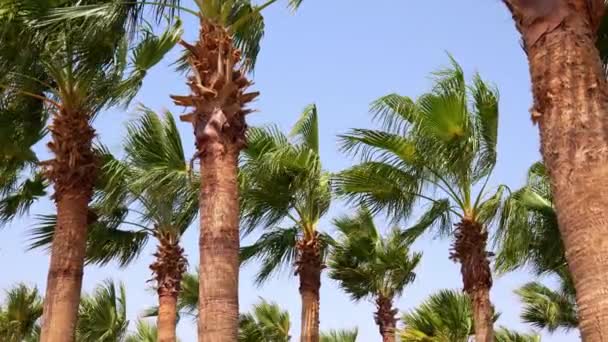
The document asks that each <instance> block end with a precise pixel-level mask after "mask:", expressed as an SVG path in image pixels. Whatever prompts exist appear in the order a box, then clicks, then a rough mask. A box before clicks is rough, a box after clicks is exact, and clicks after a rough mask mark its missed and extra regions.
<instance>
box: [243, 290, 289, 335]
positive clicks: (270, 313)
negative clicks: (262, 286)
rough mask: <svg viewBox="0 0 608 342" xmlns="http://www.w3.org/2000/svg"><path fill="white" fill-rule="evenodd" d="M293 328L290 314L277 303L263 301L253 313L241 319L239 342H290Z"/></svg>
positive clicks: (254, 308) (255, 307)
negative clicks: (291, 328) (290, 331)
mask: <svg viewBox="0 0 608 342" xmlns="http://www.w3.org/2000/svg"><path fill="white" fill-rule="evenodd" d="M290 326H291V322H290V318H289V313H288V312H287V311H284V310H282V309H281V308H280V307H279V306H278V305H277V304H276V303H272V302H267V301H266V300H264V299H262V300H261V301H260V302H259V303H258V304H255V305H254V306H253V309H252V311H251V313H246V314H241V315H240V317H239V338H238V341H239V342H255V341H268V342H288V341H289V340H290V336H289V329H290Z"/></svg>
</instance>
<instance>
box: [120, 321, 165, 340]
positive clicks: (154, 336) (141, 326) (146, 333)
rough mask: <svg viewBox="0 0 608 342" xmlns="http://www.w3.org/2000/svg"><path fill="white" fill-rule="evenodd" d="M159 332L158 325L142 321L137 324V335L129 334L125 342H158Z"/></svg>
mask: <svg viewBox="0 0 608 342" xmlns="http://www.w3.org/2000/svg"><path fill="white" fill-rule="evenodd" d="M157 341H158V330H157V328H156V325H154V324H151V323H148V322H146V321H145V320H140V321H138V322H137V329H136V331H135V333H132V334H129V336H127V338H126V339H125V342H157Z"/></svg>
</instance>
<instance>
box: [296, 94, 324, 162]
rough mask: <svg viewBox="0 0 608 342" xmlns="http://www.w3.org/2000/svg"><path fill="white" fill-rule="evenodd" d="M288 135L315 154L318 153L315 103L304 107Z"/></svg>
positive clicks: (317, 119) (317, 120)
mask: <svg viewBox="0 0 608 342" xmlns="http://www.w3.org/2000/svg"><path fill="white" fill-rule="evenodd" d="M289 135H290V136H291V137H294V138H296V139H297V141H298V142H299V143H300V144H302V145H304V146H306V147H307V148H309V149H311V150H312V151H313V152H315V153H316V154H317V155H318V154H319V117H318V114H317V106H316V105H315V104H310V105H308V106H306V108H304V111H303V112H302V114H301V116H300V119H299V120H298V122H296V124H295V125H294V126H293V128H292V129H291V133H290V134H289Z"/></svg>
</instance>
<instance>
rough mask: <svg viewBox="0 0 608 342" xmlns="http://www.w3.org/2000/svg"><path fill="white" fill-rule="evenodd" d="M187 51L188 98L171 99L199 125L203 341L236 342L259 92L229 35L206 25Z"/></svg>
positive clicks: (186, 118) (200, 324)
mask: <svg viewBox="0 0 608 342" xmlns="http://www.w3.org/2000/svg"><path fill="white" fill-rule="evenodd" d="M181 44H182V45H183V46H184V47H185V48H186V49H188V51H189V53H190V56H189V59H188V61H189V63H190V66H191V69H192V70H191V72H192V74H191V76H190V77H189V78H188V86H189V88H190V90H191V95H189V96H172V98H173V100H174V102H175V103H176V104H177V105H181V106H189V107H194V108H195V110H194V112H192V113H190V114H187V115H183V116H182V117H181V119H182V121H187V122H191V123H192V125H193V126H194V135H195V139H196V147H197V157H198V158H200V160H201V197H200V225H201V227H200V229H201V234H200V238H199V251H200V288H199V313H200V314H199V321H198V339H199V341H201V342H234V341H236V340H237V335H238V317H239V305H238V278H239V200H238V199H239V191H238V190H239V189H238V182H237V174H238V172H237V171H238V155H239V152H240V150H241V149H242V148H243V147H244V146H245V130H246V127H247V126H246V124H245V116H246V115H247V114H248V113H250V112H251V110H248V109H246V108H245V107H246V106H247V104H248V103H249V102H251V101H252V100H253V99H255V98H256V97H257V96H258V93H255V92H254V93H245V90H246V89H247V88H248V87H249V85H250V84H251V82H249V80H247V78H246V77H245V72H244V70H243V69H239V63H240V58H241V57H240V56H241V53H240V51H239V50H238V49H236V48H235V47H234V44H233V42H232V38H231V37H230V34H229V33H228V31H227V30H226V29H224V28H222V27H219V26H217V25H214V24H212V23H210V22H207V21H204V20H203V19H202V21H201V31H200V36H199V40H198V42H197V43H196V45H190V44H188V43H186V42H183V41H182V42H181Z"/></svg>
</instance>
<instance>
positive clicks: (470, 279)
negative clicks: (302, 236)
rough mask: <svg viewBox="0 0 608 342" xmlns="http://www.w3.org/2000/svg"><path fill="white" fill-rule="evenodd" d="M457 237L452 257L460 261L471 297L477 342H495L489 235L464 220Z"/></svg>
mask: <svg viewBox="0 0 608 342" xmlns="http://www.w3.org/2000/svg"><path fill="white" fill-rule="evenodd" d="M455 237H456V240H455V241H454V245H453V249H452V253H451V256H450V257H451V258H452V260H455V261H458V262H460V273H461V274H462V281H463V284H464V291H465V292H466V293H467V294H468V295H469V297H470V298H471V303H472V306H473V319H474V322H475V342H494V322H493V316H494V312H493V309H492V303H491V302H490V289H491V288H492V273H491V271H490V262H489V261H488V258H487V254H486V245H487V241H488V233H487V231H484V230H483V227H482V226H481V225H480V224H478V223H477V222H474V221H471V220H469V219H463V220H462V221H461V222H460V223H458V224H457V225H456V232H455Z"/></svg>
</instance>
